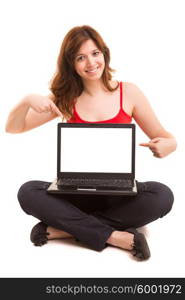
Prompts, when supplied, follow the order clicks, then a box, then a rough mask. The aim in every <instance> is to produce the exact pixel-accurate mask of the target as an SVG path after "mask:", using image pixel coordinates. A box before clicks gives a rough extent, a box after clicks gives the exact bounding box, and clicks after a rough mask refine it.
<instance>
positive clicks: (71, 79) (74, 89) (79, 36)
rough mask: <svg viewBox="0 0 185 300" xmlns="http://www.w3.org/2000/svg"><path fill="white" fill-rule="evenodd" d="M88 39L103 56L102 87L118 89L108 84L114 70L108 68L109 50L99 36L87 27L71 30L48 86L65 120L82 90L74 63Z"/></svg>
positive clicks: (110, 89)
mask: <svg viewBox="0 0 185 300" xmlns="http://www.w3.org/2000/svg"><path fill="white" fill-rule="evenodd" d="M89 39H91V40H93V42H94V43H95V44H96V45H97V47H98V49H99V50H100V51H101V52H102V53H103V55H104V60H105V68H104V71H103V74H102V81H103V84H104V86H105V87H106V88H107V90H109V91H111V92H112V91H115V90H116V89H117V88H118V86H116V88H112V87H111V85H110V83H109V80H111V79H112V74H111V72H114V70H113V69H112V68H111V67H110V66H109V63H110V51H109V48H108V47H107V46H106V44H105V42H104V41H103V39H102V37H101V36H100V34H99V33H98V32H97V31H96V30H94V29H93V28H92V27H90V26H87V25H84V26H77V27H74V28H72V29H71V30H70V31H69V32H68V33H67V35H66V36H65V38H64V40H63V42H62V45H61V49H60V52H59V56H58V60H57V70H56V73H55V75H54V77H53V79H52V81H51V85H50V90H51V91H52V93H53V95H54V102H55V104H56V105H57V107H58V108H59V109H60V111H61V112H62V114H63V116H64V118H65V119H69V118H70V117H72V115H73V106H74V103H75V99H76V98H77V97H79V96H80V95H81V93H82V92H83V89H84V86H83V81H82V79H81V77H80V76H79V75H78V74H77V72H76V71H75V68H74V61H75V57H76V54H77V52H78V50H79V49H80V47H81V45H82V44H83V43H84V42H85V41H87V40H89Z"/></svg>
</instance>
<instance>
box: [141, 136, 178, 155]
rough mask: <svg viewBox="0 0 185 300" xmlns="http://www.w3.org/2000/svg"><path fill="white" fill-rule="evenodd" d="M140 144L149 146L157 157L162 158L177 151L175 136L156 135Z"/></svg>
mask: <svg viewBox="0 0 185 300" xmlns="http://www.w3.org/2000/svg"><path fill="white" fill-rule="evenodd" d="M139 145H140V146H144V147H148V148H149V149H150V150H151V151H152V152H153V155H154V156H155V157H158V158H162V157H165V156H167V155H168V154H170V153H171V152H173V151H175V149H176V147H177V143H176V140H175V139H174V138H171V137H170V138H164V137H156V138H154V139H152V140H151V141H149V142H148V143H141V144H139Z"/></svg>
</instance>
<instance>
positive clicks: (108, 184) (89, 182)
mask: <svg viewBox="0 0 185 300" xmlns="http://www.w3.org/2000/svg"><path fill="white" fill-rule="evenodd" d="M58 184H59V185H62V187H63V188H73V187H78V188H93V187H96V188H97V189H100V188H103V189H110V188H111V189H125V188H132V186H133V184H132V180H130V179H112V180H110V179H109V180H106V179H97V178H96V179H87V178H81V179H72V178H66V179H60V180H59V182H58Z"/></svg>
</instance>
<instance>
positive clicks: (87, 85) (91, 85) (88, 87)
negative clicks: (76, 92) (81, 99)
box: [83, 80, 106, 97]
mask: <svg viewBox="0 0 185 300" xmlns="http://www.w3.org/2000/svg"><path fill="white" fill-rule="evenodd" d="M105 92H106V88H105V86H104V84H103V82H102V80H89V81H88V82H87V81H84V91H83V93H84V94H88V95H89V96H91V97H94V96H97V95H100V94H102V93H105Z"/></svg>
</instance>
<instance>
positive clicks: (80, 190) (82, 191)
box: [47, 179, 137, 196]
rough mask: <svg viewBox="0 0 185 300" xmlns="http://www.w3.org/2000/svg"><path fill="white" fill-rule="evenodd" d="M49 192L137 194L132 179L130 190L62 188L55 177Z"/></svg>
mask: <svg viewBox="0 0 185 300" xmlns="http://www.w3.org/2000/svg"><path fill="white" fill-rule="evenodd" d="M47 192H48V193H50V194H68V195H69V194H71V195H107V196H135V195H137V186H136V181H135V180H134V186H133V188H132V189H131V190H107V189H106V190H103V189H102V190H99V189H95V188H83V189H82V188H78V189H74V190H69V191H68V190H66V189H65V190H62V189H61V188H60V186H58V185H57V179H56V180H55V181H53V182H52V183H51V184H50V186H49V187H48V189H47Z"/></svg>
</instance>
